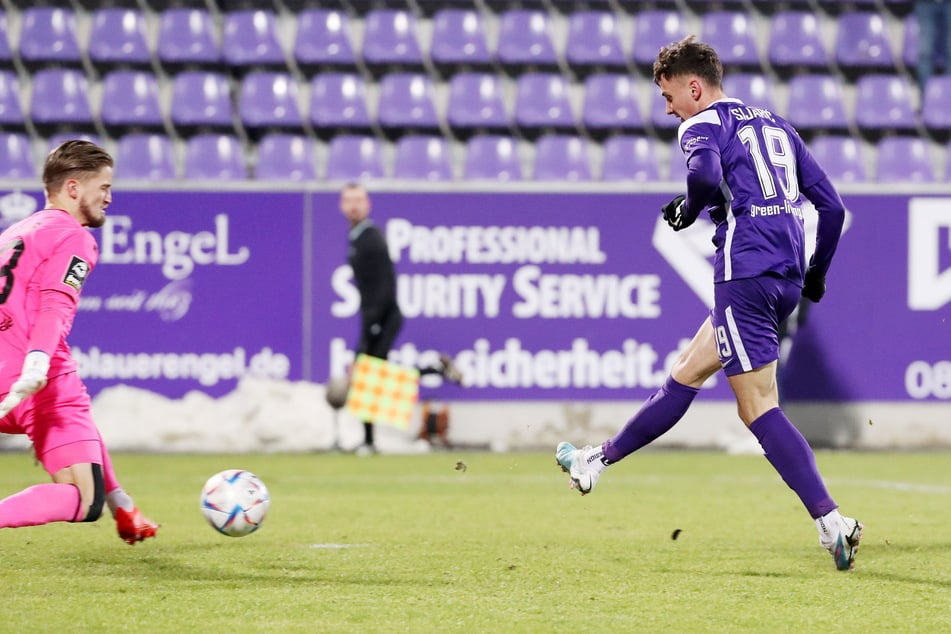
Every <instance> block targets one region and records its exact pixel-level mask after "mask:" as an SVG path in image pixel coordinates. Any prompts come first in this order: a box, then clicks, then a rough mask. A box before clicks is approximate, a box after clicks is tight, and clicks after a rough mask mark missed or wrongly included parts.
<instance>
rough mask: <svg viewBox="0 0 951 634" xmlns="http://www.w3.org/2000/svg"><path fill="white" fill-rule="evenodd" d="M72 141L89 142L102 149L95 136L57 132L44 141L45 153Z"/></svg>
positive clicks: (100, 142)
mask: <svg viewBox="0 0 951 634" xmlns="http://www.w3.org/2000/svg"><path fill="white" fill-rule="evenodd" d="M73 140H80V141H91V142H92V143H95V144H96V145H98V146H100V147H102V139H100V138H99V136H98V135H96V134H90V133H85V132H59V133H57V134H54V135H53V136H51V137H50V138H48V139H47V140H46V151H47V153H49V152H52V151H53V150H55V149H56V148H58V147H59V146H61V145H62V144H63V143H66V142H67V141H73Z"/></svg>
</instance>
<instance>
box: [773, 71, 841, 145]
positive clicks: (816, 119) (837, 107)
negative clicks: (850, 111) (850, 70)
mask: <svg viewBox="0 0 951 634" xmlns="http://www.w3.org/2000/svg"><path fill="white" fill-rule="evenodd" d="M786 119H788V120H789V122H790V123H792V124H793V125H794V126H796V128H797V129H798V130H799V131H800V132H803V133H807V132H809V131H816V130H845V129H847V128H848V127H849V120H848V118H847V117H846V114H845V101H844V100H843V97H842V84H841V82H840V81H839V80H838V79H836V78H834V77H832V76H830V75H798V76H796V77H793V78H792V79H790V80H789V103H788V106H787V108H786Z"/></svg>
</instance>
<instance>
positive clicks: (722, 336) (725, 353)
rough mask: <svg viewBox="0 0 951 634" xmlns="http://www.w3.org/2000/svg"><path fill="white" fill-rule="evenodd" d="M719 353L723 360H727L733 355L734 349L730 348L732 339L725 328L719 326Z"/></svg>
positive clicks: (717, 331) (717, 330)
mask: <svg viewBox="0 0 951 634" xmlns="http://www.w3.org/2000/svg"><path fill="white" fill-rule="evenodd" d="M716 333H717V352H718V353H719V354H720V358H721V359H726V358H727V357H730V356H732V355H733V349H732V348H731V347H730V338H729V336H728V335H727V334H726V327H725V326H717V329H716Z"/></svg>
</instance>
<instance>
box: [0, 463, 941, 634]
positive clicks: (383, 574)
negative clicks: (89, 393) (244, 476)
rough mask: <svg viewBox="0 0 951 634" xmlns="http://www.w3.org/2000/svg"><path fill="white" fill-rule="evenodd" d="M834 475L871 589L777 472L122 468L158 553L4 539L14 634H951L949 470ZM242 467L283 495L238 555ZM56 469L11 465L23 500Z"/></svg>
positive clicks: (500, 466) (422, 466)
mask: <svg viewBox="0 0 951 634" xmlns="http://www.w3.org/2000/svg"><path fill="white" fill-rule="evenodd" d="M818 460H819V465H820V468H821V470H822V472H823V474H824V475H825V477H826V479H827V481H828V484H829V486H830V489H831V492H832V494H833V496H834V497H835V498H836V499H837V500H838V501H839V502H840V504H842V510H843V512H846V513H847V514H851V515H854V516H856V517H858V518H860V519H861V520H862V521H863V522H864V523H865V525H866V533H865V538H864V540H863V545H862V549H861V551H860V553H859V556H858V561H857V565H856V569H855V570H853V571H851V572H845V573H843V572H838V571H836V570H835V567H834V566H833V563H832V558H831V557H830V556H829V555H828V554H826V553H825V551H823V550H821V549H820V547H819V546H818V542H817V536H816V531H815V528H814V527H813V525H812V522H811V521H810V520H809V518H808V517H807V516H806V514H805V513H804V511H803V510H802V508H801V507H800V505H799V502H798V500H797V499H796V498H795V496H794V495H793V493H792V492H791V491H789V490H788V489H787V488H786V486H785V485H784V484H783V483H782V482H781V481H780V480H779V478H778V477H777V476H776V474H775V473H774V472H773V470H772V469H771V467H770V466H769V465H768V463H767V462H766V461H765V460H764V459H763V458H762V457H757V456H726V455H720V454H710V453H693V452H682V453H681V452H645V453H642V454H639V455H636V456H633V457H631V458H629V459H628V460H626V461H625V462H623V463H621V464H619V465H616V466H613V467H611V469H609V470H608V471H607V472H606V473H605V475H604V476H603V477H602V479H601V482H600V483H599V485H598V488H597V489H596V490H595V492H594V493H593V494H592V495H589V496H587V497H584V498H582V497H581V496H579V495H578V494H577V493H575V492H573V491H569V490H568V488H567V479H566V477H565V475H564V474H562V473H561V472H560V471H559V470H558V468H557V467H556V466H555V464H554V458H553V456H552V455H551V454H547V453H546V454H539V453H524V454H523V453H512V454H477V453H473V454H466V453H455V452H445V453H435V454H429V455H424V456H377V457H373V458H368V459H364V458H357V457H354V456H349V455H329V454H313V455H250V456H218V455H207V456H172V455H118V456H115V462H116V467H117V469H118V470H119V474H120V476H121V477H122V478H123V481H124V484H125V486H126V488H127V489H128V490H129V491H130V492H131V493H132V494H133V495H134V496H135V497H136V500H137V502H138V503H139V505H140V506H141V507H142V508H143V510H144V511H145V512H146V513H147V514H149V515H150V516H152V517H153V518H154V519H156V520H158V521H160V522H161V523H162V528H161V530H160V532H159V536H158V538H157V539H155V540H151V541H150V542H147V543H144V544H138V545H136V546H134V547H129V546H127V545H125V544H124V543H122V542H121V541H120V540H119V539H118V538H117V537H116V535H115V527H114V524H113V522H112V520H111V519H108V518H103V519H102V520H100V521H99V522H98V523H97V524H92V525H90V524H85V525H83V524H81V525H67V524H59V525H51V526H43V527H36V528H24V529H17V530H3V531H0V588H2V592H0V594H2V607H0V624H2V625H0V629H2V630H3V631H10V632H34V631H35V632H65V631H93V630H98V631H133V632H199V631H203V632H222V631H244V632H265V631H269V632H271V631H272V632H595V631H614V632H661V631H663V632H740V631H760V632H789V631H795V632H799V633H802V632H829V631H848V632H856V631H858V632H898V631H906V632H935V631H951V529H949V525H951V469H949V468H948V465H949V456H948V454H943V453H933V454H931V453H925V454H885V453H866V454H855V453H820V454H819V456H818ZM460 461H461V462H463V463H464V464H465V466H466V468H465V470H463V469H461V468H458V469H457V463H458V462H460ZM460 466H461V465H460ZM230 467H238V468H244V469H249V470H251V471H254V472H255V473H257V474H258V475H259V476H260V477H261V478H262V479H263V480H264V482H265V483H266V484H267V485H268V487H269V488H270V491H271V497H272V502H271V510H270V515H269V516H268V518H267V521H266V522H265V524H264V526H263V528H262V529H261V530H260V531H259V532H258V533H255V534H253V535H250V536H248V537H245V538H241V539H234V538H228V537H224V536H221V535H219V534H217V533H216V532H215V531H213V530H212V529H211V528H210V527H209V526H207V525H206V524H205V522H204V519H203V518H202V516H201V515H200V513H199V511H198V493H199V491H200V489H201V486H202V484H203V483H204V481H205V479H206V478H207V477H208V476H210V475H211V474H213V473H215V472H216V471H219V470H221V469H225V468H230ZM42 475H43V474H42V472H41V471H40V469H39V468H37V467H35V466H33V463H32V460H31V458H30V457H29V456H27V455H26V454H23V453H8V454H2V455H0V483H2V486H0V493H2V494H7V493H13V492H15V491H18V490H20V489H21V488H23V487H25V486H28V485H30V484H33V483H36V482H39V481H41V478H42ZM676 529H680V533H679V535H678V538H677V539H676V540H674V539H672V538H671V536H672V533H673V532H674V531H675V530H676Z"/></svg>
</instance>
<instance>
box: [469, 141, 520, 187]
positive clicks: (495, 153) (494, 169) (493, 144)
mask: <svg viewBox="0 0 951 634" xmlns="http://www.w3.org/2000/svg"><path fill="white" fill-rule="evenodd" d="M465 177H466V179H467V180H493V181H520V180H522V164H521V161H520V160H519V157H518V142H517V141H516V140H515V139H513V138H511V137H507V136H496V135H490V134H487V135H479V136H474V137H472V138H471V139H469V142H468V143H467V144H466V166H465Z"/></svg>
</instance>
